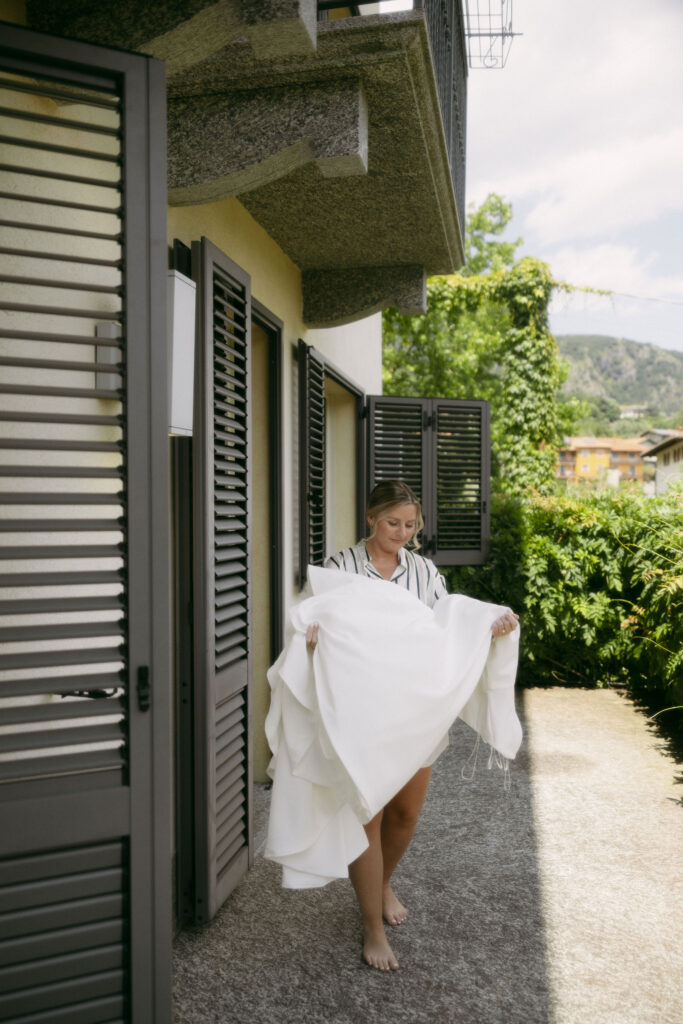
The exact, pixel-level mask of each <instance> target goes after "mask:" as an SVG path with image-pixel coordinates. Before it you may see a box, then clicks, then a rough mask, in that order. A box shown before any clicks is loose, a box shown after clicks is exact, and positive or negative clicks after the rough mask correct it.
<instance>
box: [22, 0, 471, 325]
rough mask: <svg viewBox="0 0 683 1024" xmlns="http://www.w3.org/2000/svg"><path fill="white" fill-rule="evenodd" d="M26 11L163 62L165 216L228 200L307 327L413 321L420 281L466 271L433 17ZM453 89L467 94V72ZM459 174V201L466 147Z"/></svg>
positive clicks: (42, 26)
mask: <svg viewBox="0 0 683 1024" xmlns="http://www.w3.org/2000/svg"><path fill="white" fill-rule="evenodd" d="M451 3H452V0H451ZM453 9H455V8H453ZM457 10H458V14H459V7H458V8H457ZM27 13H28V23H29V26H30V27H33V28H36V29H39V30H43V31H48V32H52V33H55V34H60V35H65V36H71V37H75V38H80V39H87V40H88V41H91V42H96V43H102V44H106V45H109V46H112V45H113V46H121V47H123V48H127V49H137V50H140V51H142V52H145V53H149V54H151V55H152V56H155V57H157V58H159V59H162V60H164V61H165V63H166V69H167V87H168V138H169V180H168V187H169V202H170V203H171V204H172V205H194V204H199V203H205V202H214V201H216V200H220V199H224V198H228V197H231V196H234V197H238V198H239V200H240V202H241V203H242V204H243V205H244V206H245V207H246V209H247V210H248V211H249V212H250V213H251V214H252V216H253V217H254V218H255V219H256V220H257V221H258V223H259V224H261V226H262V227H263V228H264V229H265V230H266V231H267V232H268V234H269V235H271V237H272V238H274V239H275V241H276V242H277V243H278V244H279V245H280V247H281V248H282V249H283V250H284V251H285V252H286V253H287V254H288V256H289V257H290V258H291V259H292V260H293V261H294V263H296V264H297V266H299V267H300V269H301V271H302V281H303V294H304V311H303V312H304V319H305V321H306V323H307V324H309V325H310V326H318V327H322V326H332V325H335V324H341V323H347V322H350V321H353V320H355V319H358V318H360V317H362V316H366V315H367V314H369V313H371V312H374V311H376V310H379V309H382V308H384V307H385V306H387V305H390V304H396V305H398V306H399V308H400V309H401V310H403V311H404V312H406V313H417V312H420V311H422V310H423V309H424V303H425V280H426V276H428V275H431V274H438V273H449V272H452V271H453V270H455V269H456V268H457V267H459V266H460V265H461V264H462V261H463V233H464V225H463V223H462V216H463V213H462V206H463V203H462V197H461V202H460V203H459V204H458V203H457V202H456V196H455V191H454V184H453V178H452V162H453V157H452V153H453V147H452V145H451V144H450V143H451V140H452V138H453V132H452V130H451V121H450V120H449V121H448V126H447V130H445V127H444V118H443V117H442V113H441V111H442V109H445V104H446V103H447V102H448V100H447V99H446V100H444V98H443V95H442V96H441V100H440V92H441V94H443V93H444V89H443V83H442V82H441V81H440V79H439V83H438V84H437V77H438V76H437V74H436V68H435V61H436V63H437V64H438V62H439V59H440V58H439V53H440V50H439V47H438V46H437V45H435V39H436V36H435V33H437V34H438V26H437V28H435V27H434V24H435V23H434V18H433V11H432V10H431V8H430V6H429V4H428V6H427V8H426V9H417V10H412V11H406V12H402V13H399V14H389V15H382V14H380V15H369V16H366V17H349V18H337V19H334V20H329V21H318V20H317V9H316V3H315V0H271V2H262V3H256V2H249V0H243V2H241V3H240V2H239V0H220V2H218V3H208V2H206V0H184V2H183V3H178V2H169V3H164V4H147V3H144V2H142V0H122V2H114V0H101V2H99V3H97V4H92V3H90V2H85V0H66V2H55V0H28V4H27ZM430 19H431V21H430ZM430 41H431V45H430ZM436 42H437V43H438V39H436ZM449 47H450V43H449ZM441 49H443V47H442V48H441ZM449 52H450V51H449ZM433 55H436V56H433ZM450 59H451V62H452V63H454V60H453V58H452V57H451V58H450ZM454 81H455V82H456V85H457V84H458V83H459V89H460V92H461V93H462V92H463V91H464V89H465V87H466V86H465V83H466V77H465V73H464V72H462V73H461V75H460V77H459V78H456V79H454ZM449 88H451V93H450V94H451V95H452V87H449ZM447 95H448V93H447ZM457 106H458V108H459V109H461V110H463V111H464V106H465V96H463V95H460V96H459V97H458V102H457ZM449 118H450V114H449ZM461 136H462V132H461ZM463 144H464V143H463V142H462V139H461V149H462V146H463ZM461 162H462V167H460V168H459V169H458V174H457V175H456V178H459V183H458V180H456V189H457V190H458V191H462V189H461V186H462V183H463V180H464V149H463V152H462V161H461ZM458 206H460V210H458Z"/></svg>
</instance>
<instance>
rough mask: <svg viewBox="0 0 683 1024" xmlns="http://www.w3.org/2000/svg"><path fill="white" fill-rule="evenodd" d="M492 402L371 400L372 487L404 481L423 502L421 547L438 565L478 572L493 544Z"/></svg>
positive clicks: (374, 397)
mask: <svg viewBox="0 0 683 1024" xmlns="http://www.w3.org/2000/svg"><path fill="white" fill-rule="evenodd" d="M489 424H490V420H489V407H488V403H487V402H480V401H465V400H458V399H454V398H451V399H448V398H392V397H388V396H386V397H385V396H381V397H376V396H371V397H370V398H369V400H368V462H369V480H368V483H369V486H370V487H372V486H374V484H376V483H377V482H379V481H380V480H388V479H392V478H395V477H398V478H400V479H403V480H405V481H406V483H408V484H409V485H410V486H411V487H412V488H413V490H414V491H416V493H417V494H418V495H419V497H420V500H421V502H422V504H423V512H424V519H425V528H424V532H423V535H422V545H423V550H424V552H425V554H427V555H429V556H430V558H433V559H434V561H435V562H436V564H437V565H478V564H481V563H482V562H484V561H485V560H486V556H487V554H488V541H489V508H488V504H489V489H490V479H489V477H490V469H489V465H490V425H489Z"/></svg>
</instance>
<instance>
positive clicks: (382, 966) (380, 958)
mask: <svg viewBox="0 0 683 1024" xmlns="http://www.w3.org/2000/svg"><path fill="white" fill-rule="evenodd" d="M363 959H364V960H365V962H366V964H368V966H369V967H376V968H377V970H378V971H397V970H398V960H397V959H396V957H395V956H394V951H393V950H392V948H391V946H390V945H389V943H388V942H387V937H386V935H385V934H384V928H381V929H380V930H379V931H370V930H368V929H366V931H365V942H364V943H363Z"/></svg>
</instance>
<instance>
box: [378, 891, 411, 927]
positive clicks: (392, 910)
mask: <svg viewBox="0 0 683 1024" xmlns="http://www.w3.org/2000/svg"><path fill="white" fill-rule="evenodd" d="M382 913H383V914H384V920H385V921H386V922H387V924H392V925H397V924H403V922H404V921H405V919H406V918H407V916H408V911H407V910H406V908H405V907H404V906H403V904H402V903H400V902H399V900H397V899H396V897H395V896H394V890H393V889H392V888H391V886H390V885H389V884H388V883H387V884H386V885H385V886H384V888H383V890H382Z"/></svg>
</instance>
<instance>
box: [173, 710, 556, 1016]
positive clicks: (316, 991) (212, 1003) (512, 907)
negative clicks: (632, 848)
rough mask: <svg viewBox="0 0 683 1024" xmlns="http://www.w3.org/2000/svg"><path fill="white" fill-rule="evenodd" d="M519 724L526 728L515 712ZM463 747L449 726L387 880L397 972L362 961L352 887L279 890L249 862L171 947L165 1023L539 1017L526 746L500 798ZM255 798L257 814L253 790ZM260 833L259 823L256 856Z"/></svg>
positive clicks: (546, 1009)
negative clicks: (214, 911) (406, 843)
mask: <svg viewBox="0 0 683 1024" xmlns="http://www.w3.org/2000/svg"><path fill="white" fill-rule="evenodd" d="M518 700H519V702H520V703H521V704H522V705H523V700H524V695H523V693H521V694H519V695H518ZM520 717H521V718H522V722H523V725H524V726H525V732H526V724H525V722H524V715H523V707H522V708H520ZM473 743H474V733H472V732H471V730H470V729H469V728H468V727H467V726H465V725H463V724H462V723H457V724H456V726H455V727H454V729H453V730H452V739H451V744H452V745H451V747H450V748H449V749H448V750H447V751H446V753H445V754H444V755H442V757H441V758H440V760H439V762H438V763H437V766H436V767H435V770H434V776H433V780H432V783H431V786H430V790H429V794H428V798H427V802H426V804H425V808H424V811H423V815H422V818H421V820H420V825H419V828H418V832H417V834H416V836H415V839H414V841H413V844H412V846H411V848H410V849H409V851H408V853H407V855H406V857H405V858H404V860H403V862H402V864H401V865H400V866H399V869H398V871H397V874H396V876H395V880H396V886H395V887H396V890H397V893H398V895H399V896H400V898H401V899H402V900H403V901H404V902H405V903H406V904H407V905H408V906H409V908H410V919H409V921H408V922H407V923H406V924H405V925H403V926H401V927H400V928H398V929H391V936H390V938H391V941H392V943H393V946H394V950H395V952H396V954H397V956H398V958H399V960H400V963H401V969H400V971H399V972H397V973H392V974H380V973H378V972H376V971H373V970H371V969H370V968H368V967H366V966H364V965H363V963H362V962H361V959H360V937H361V932H360V920H359V915H358V911H357V907H356V904H355V899H354V896H353V892H352V890H351V888H350V885H349V883H348V882H345V881H340V882H335V883H333V884H332V885H329V886H327V887H326V888H325V889H316V890H305V891H297V892H293V891H287V890H283V889H281V888H280V872H279V869H278V868H277V867H276V866H275V865H273V864H271V863H269V862H267V861H265V860H264V859H263V857H262V856H260V855H258V854H257V857H256V861H255V865H254V869H253V870H252V871H251V872H250V873H249V875H248V877H247V878H246V879H245V880H244V881H243V882H242V883H241V884H240V886H239V887H238V888H237V890H236V891H235V892H234V893H233V895H232V896H231V897H230V899H229V900H228V902H227V903H226V905H225V906H224V907H223V909H222V910H221V911H220V912H219V914H218V915H217V917H216V918H215V920H214V921H213V922H212V923H211V924H210V925H207V926H205V927H203V928H200V929H193V930H188V931H185V932H183V933H182V934H181V935H180V936H179V938H178V939H177V940H176V946H175V957H174V960H175V1017H174V1020H175V1024H214V1022H215V1024H219V1022H220V1024H273V1022H276V1021H277V1022H278V1024H295V1022H296V1024H300V1022H305V1024H361V1022H377V1024H383V1022H387V1024H421V1022H427V1021H429V1022H439V1024H441V1022H444V1024H451V1022H452V1024H460V1022H462V1024H546V1022H549V1021H550V1020H551V1011H550V994H549V989H548V981H547V964H546V953H545V941H544V923H543V914H542V910H541V896H540V889H539V882H538V861H537V851H536V840H535V830H534V813H533V806H532V795H531V783H530V772H529V758H528V755H527V744H526V741H525V744H524V746H523V747H522V750H521V751H520V753H519V755H518V757H517V760H516V761H515V762H514V764H513V766H512V772H511V780H512V785H511V788H510V790H509V791H507V792H506V791H505V790H504V788H503V775H502V772H501V771H500V769H498V768H496V767H495V766H494V767H493V768H492V769H491V770H489V769H488V768H487V760H486V756H485V754H483V753H480V755H479V763H478V765H477V769H476V772H475V775H474V779H473V780H472V781H471V782H470V781H464V780H463V779H462V778H461V767H462V766H463V764H464V763H465V762H466V761H467V759H468V757H469V756H470V754H471V752H472V748H473ZM256 799H257V803H258V804H259V805H260V806H261V807H262V808H263V809H264V811H265V806H264V805H265V803H266V800H267V793H266V792H265V790H264V789H263V787H257V793H256ZM262 820H263V816H262ZM263 837H264V829H263V827H261V829H260V832H259V834H257V849H258V845H259V844H260V843H262V840H263Z"/></svg>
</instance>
